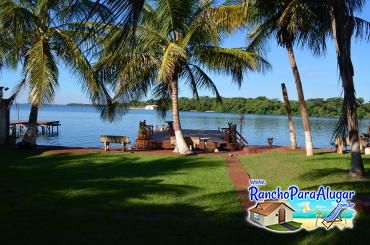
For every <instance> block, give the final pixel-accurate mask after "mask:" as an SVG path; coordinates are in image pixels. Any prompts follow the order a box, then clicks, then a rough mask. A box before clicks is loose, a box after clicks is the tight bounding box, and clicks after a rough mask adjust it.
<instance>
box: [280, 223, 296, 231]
mask: <svg viewBox="0 0 370 245" xmlns="http://www.w3.org/2000/svg"><path fill="white" fill-rule="evenodd" d="M280 225H281V226H284V227H285V228H287V229H288V230H290V231H295V230H298V229H299V228H297V227H295V226H292V225H291V224H288V223H282V224H280Z"/></svg>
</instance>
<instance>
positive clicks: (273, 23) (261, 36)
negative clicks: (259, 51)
mask: <svg viewBox="0 0 370 245" xmlns="http://www.w3.org/2000/svg"><path fill="white" fill-rule="evenodd" d="M245 2H247V3H249V6H250V8H251V9H252V10H251V11H249V12H251V13H252V14H251V15H250V16H249V22H252V23H253V22H254V23H255V28H254V29H253V30H252V31H251V33H250V34H249V38H250V39H251V40H252V41H251V42H252V44H253V45H256V46H260V45H261V43H263V42H264V41H266V40H267V39H270V38H271V37H275V38H276V40H277V43H278V44H279V45H280V46H281V47H283V48H285V49H286V50H287V53H288V57H289V62H290V65H291V68H292V71H293V76H294V79H295V83H296V87H297V92H298V99H299V105H300V109H301V115H302V121H303V127H304V131H305V139H306V154H307V156H312V155H313V154H314V152H313V145H312V136H311V127H310V121H309V117H308V112H307V106H306V101H305V97H304V92H303V87H302V81H301V76H300V73H299V70H298V65H297V62H296V59H295V54H294V49H293V47H294V45H295V44H296V43H297V42H299V41H300V40H299V39H298V37H299V33H297V32H299V31H300V29H297V28H292V26H297V25H301V23H297V21H302V20H303V19H302V18H301V17H302V15H303V14H304V13H302V12H301V13H299V12H298V13H297V12H294V13H292V12H289V13H286V12H285V9H286V8H287V7H288V6H289V3H290V2H292V0H264V1H251V0H245ZM299 15H301V16H299ZM283 17H284V18H283ZM305 24H308V23H305Z"/></svg>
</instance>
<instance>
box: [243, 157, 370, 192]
mask: <svg viewBox="0 0 370 245" xmlns="http://www.w3.org/2000/svg"><path fill="white" fill-rule="evenodd" d="M350 157H351V156H350V155H349V154H345V155H340V154H336V153H329V152H319V153H317V154H316V155H315V156H313V157H306V156H305V154H304V153H301V152H278V151H273V152H268V153H263V154H256V155H250V156H243V157H241V161H242V162H243V164H244V167H245V169H246V170H247V171H248V173H249V174H250V175H251V177H252V178H255V179H265V180H266V182H267V183H266V186H264V188H265V189H266V190H273V189H276V187H277V186H280V187H281V188H282V189H286V188H288V187H289V186H291V185H298V186H299V188H300V189H309V190H315V189H317V187H319V186H320V185H330V186H331V187H332V188H333V189H337V190H352V189H353V190H355V191H356V193H358V194H368V195H370V179H369V178H365V179H353V178H351V177H350V176H349V168H350V166H349V165H350ZM363 160H364V165H365V168H366V171H367V172H369V171H370V157H369V156H364V157H363Z"/></svg>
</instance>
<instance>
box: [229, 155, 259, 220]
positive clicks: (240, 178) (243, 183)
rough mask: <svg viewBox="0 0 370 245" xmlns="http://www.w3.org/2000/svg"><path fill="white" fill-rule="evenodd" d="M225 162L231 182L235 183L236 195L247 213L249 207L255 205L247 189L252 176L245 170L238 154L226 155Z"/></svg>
mask: <svg viewBox="0 0 370 245" xmlns="http://www.w3.org/2000/svg"><path fill="white" fill-rule="evenodd" d="M225 162H226V167H227V169H228V174H229V176H230V179H231V182H232V184H233V185H234V189H235V191H236V195H237V197H238V199H239V202H240V206H241V209H242V210H243V211H244V212H245V213H247V211H248V209H249V208H250V207H251V206H253V205H254V203H253V202H251V201H250V200H249V196H248V191H247V190H248V187H249V180H250V176H249V174H248V173H247V172H246V171H245V170H244V167H243V165H242V164H241V162H240V160H239V157H238V155H228V156H225Z"/></svg>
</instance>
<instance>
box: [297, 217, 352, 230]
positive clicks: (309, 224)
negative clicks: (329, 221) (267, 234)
mask: <svg viewBox="0 0 370 245" xmlns="http://www.w3.org/2000/svg"><path fill="white" fill-rule="evenodd" d="M293 221H295V222H299V223H302V228H304V229H307V230H314V229H316V228H319V227H324V226H323V224H322V223H321V222H322V219H319V220H318V222H317V226H316V219H293ZM332 227H338V228H339V229H341V230H343V229H345V228H353V219H346V220H345V219H343V220H342V221H341V222H336V223H334V224H333V225H332V226H331V227H330V228H332Z"/></svg>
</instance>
